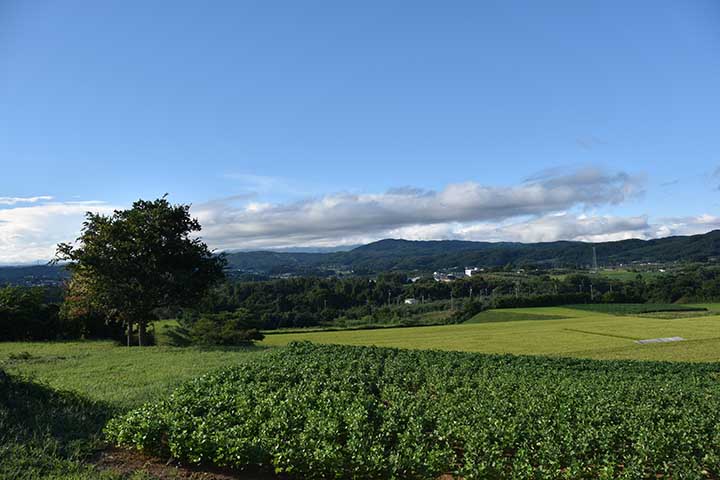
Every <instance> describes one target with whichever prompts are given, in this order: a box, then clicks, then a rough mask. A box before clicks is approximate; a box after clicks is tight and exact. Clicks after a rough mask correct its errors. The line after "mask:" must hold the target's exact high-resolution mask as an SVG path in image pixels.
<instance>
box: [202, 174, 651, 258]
mask: <svg viewBox="0 0 720 480" xmlns="http://www.w3.org/2000/svg"><path fill="white" fill-rule="evenodd" d="M641 183H642V182H641V181H640V180H639V179H637V178H635V177H632V176H630V175H628V174H626V173H623V172H619V173H607V172H604V171H601V170H598V169H593V168H585V169H579V170H575V171H571V172H569V173H567V172H566V173H563V174H558V172H552V174H543V175H540V176H537V177H535V178H533V179H531V180H528V181H526V182H525V183H522V184H519V185H515V186H506V187H494V186H484V185H481V184H478V183H475V182H465V183H457V184H450V185H447V186H446V187H445V188H444V189H442V190H440V191H427V190H419V189H415V188H409V187H405V188H400V189H393V190H389V191H387V192H385V193H365V194H352V193H335V194H330V195H326V196H322V197H319V198H314V199H309V200H305V201H302V202H295V203H285V204H267V203H259V202H253V203H247V204H243V205H240V206H237V205H235V204H233V202H213V203H209V204H204V205H199V206H197V207H195V208H194V209H193V212H194V213H195V214H196V215H197V216H198V218H199V219H200V222H201V223H202V225H203V227H204V231H203V237H204V238H205V239H206V240H207V241H208V242H209V243H211V244H213V245H215V246H216V247H217V248H220V249H230V248H262V247H280V246H283V247H284V246H291V245H328V244H350V243H358V239H375V238H382V237H385V236H390V235H393V234H395V233H398V234H401V235H402V234H407V236H408V237H410V238H413V237H419V236H421V235H423V236H427V237H428V238H437V237H438V236H457V232H455V231H454V228H455V227H453V226H452V224H458V225H465V224H470V223H478V222H484V223H487V222H495V223H498V222H505V221H507V220H508V219H513V218H520V217H524V216H525V217H526V216H531V217H535V218H538V217H543V216H545V215H548V214H551V213H555V212H559V211H564V210H569V209H581V210H582V209H585V210H587V209H591V208H594V207H598V206H603V205H615V204H619V203H622V202H623V201H625V200H627V199H629V198H631V197H633V196H635V195H637V194H639V193H640V192H641ZM448 224H451V225H448ZM463 228H464V227H463ZM399 236H400V235H399Z"/></svg>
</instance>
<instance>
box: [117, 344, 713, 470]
mask: <svg viewBox="0 0 720 480" xmlns="http://www.w3.org/2000/svg"><path fill="white" fill-rule="evenodd" d="M718 375H720V366H718V365H717V364H672V363H652V362H626V361H602V362H601V361H593V360H577V359H556V358H547V357H515V356H509V355H476V354H466V353H458V352H433V351H406V350H395V349H386V348H370V347H342V346H332V345H331V346H316V345H313V344H309V343H296V344H292V345H291V346H290V347H289V348H287V349H282V350H279V351H277V352H272V353H270V354H268V355H265V356H263V358H262V359H259V360H257V361H254V362H249V363H247V364H243V365H239V366H235V367H231V368H227V369H224V370H221V371H219V372H216V373H211V374H208V375H206V376H204V377H201V378H198V379H196V380H193V381H191V382H189V383H186V384H185V385H183V386H181V387H180V388H178V389H177V390H176V391H175V392H174V393H172V394H171V395H169V396H168V397H167V398H165V399H164V400H162V401H159V402H156V403H150V404H146V405H145V406H143V407H141V408H139V409H136V410H134V411H131V412H130V413H128V414H126V415H124V416H120V417H118V418H115V419H114V420H111V421H110V422H109V424H108V425H107V428H106V433H107V436H108V438H109V439H110V440H111V441H113V442H115V443H117V444H118V445H124V446H129V447H135V448H139V449H142V450H146V451H149V452H154V453H157V454H161V455H168V456H172V457H173V458H178V459H182V460H184V461H187V462H191V463H213V464H216V465H219V466H227V467H234V468H243V467H246V466H249V465H264V466H266V467H268V468H273V469H274V470H275V471H277V472H285V473H289V474H291V475H294V476H296V477H298V478H437V477H438V476H439V475H442V474H445V473H450V474H454V475H459V476H462V477H463V478H466V479H473V478H483V479H484V478H513V479H515V478H520V479H537V478H572V479H575V478H588V479H589V478H606V479H607V478H626V479H639V478H658V477H660V476H664V477H668V478H715V477H717V475H718V473H719V472H720V442H718V439H720V382H718V380H717V378H718Z"/></svg>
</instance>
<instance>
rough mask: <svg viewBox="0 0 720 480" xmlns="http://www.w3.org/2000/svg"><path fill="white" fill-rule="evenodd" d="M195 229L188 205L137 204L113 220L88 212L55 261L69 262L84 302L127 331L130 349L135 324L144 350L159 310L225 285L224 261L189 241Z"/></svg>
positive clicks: (164, 200) (194, 240) (189, 303)
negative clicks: (78, 231) (75, 236)
mask: <svg viewBox="0 0 720 480" xmlns="http://www.w3.org/2000/svg"><path fill="white" fill-rule="evenodd" d="M200 229H201V227H200V223H199V222H198V221H197V219H195V218H192V217H191V216H190V206H189V205H171V204H170V202H168V200H167V196H163V197H162V198H159V199H157V200H154V201H146V200H138V201H137V202H135V203H133V206H132V208H130V209H129V210H116V211H115V212H113V214H112V215H102V214H97V213H91V212H88V213H87V214H86V220H85V222H84V223H83V227H82V232H81V234H80V237H79V238H78V239H77V244H76V245H73V244H69V243H61V244H59V245H58V247H57V254H56V257H55V262H60V261H68V262H69V265H68V268H69V269H70V271H71V272H72V273H73V277H74V278H77V282H78V284H79V285H78V286H81V287H82V288H80V289H79V290H80V291H81V292H82V296H85V297H90V298H86V299H84V300H83V302H87V304H89V305H92V307H93V308H94V309H97V310H98V311H101V312H102V313H103V314H104V315H105V316H106V317H107V318H108V319H111V320H113V321H116V322H119V323H121V324H122V325H124V326H125V327H126V328H127V332H128V345H129V344H130V338H131V335H132V328H133V324H137V325H138V344H139V345H141V346H142V345H145V344H146V342H145V336H146V328H147V324H148V322H149V321H150V320H152V319H153V318H154V311H155V310H156V309H158V308H163V307H173V306H174V307H189V306H192V305H194V304H195V303H196V302H198V301H199V300H200V298H201V297H202V296H203V295H204V294H205V293H206V292H207V290H208V289H209V288H210V286H212V285H213V284H214V283H215V282H217V281H219V280H220V279H221V278H223V267H224V266H225V259H224V257H222V256H216V255H214V254H213V253H212V252H211V251H210V250H209V249H208V247H207V245H206V244H205V243H203V242H202V240H201V239H200V238H198V237H197V236H195V235H193V234H194V233H195V232H199V231H200Z"/></svg>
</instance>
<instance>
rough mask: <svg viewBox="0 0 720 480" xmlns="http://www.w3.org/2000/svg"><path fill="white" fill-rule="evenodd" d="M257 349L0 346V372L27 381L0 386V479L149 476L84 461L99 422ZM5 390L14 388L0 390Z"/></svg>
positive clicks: (76, 344)
mask: <svg viewBox="0 0 720 480" xmlns="http://www.w3.org/2000/svg"><path fill="white" fill-rule="evenodd" d="M261 352H262V349H260V348H255V349H216V350H199V349H191V348H187V349H179V348H167V347H148V348H143V349H140V348H130V349H128V348H125V347H118V346H115V345H114V344H113V343H111V342H57V343H42V342H33V343H0V369H4V370H5V371H7V372H9V373H11V374H16V375H21V376H23V377H25V378H27V379H30V380H31V381H23V380H21V379H20V378H18V379H16V380H12V383H7V382H5V383H1V382H0V478H14V479H28V480H29V479H33V480H35V479H39V478H43V479H64V480H68V479H74V480H96V479H103V480H119V479H123V480H124V479H125V478H130V479H132V480H136V479H137V480H139V479H146V478H151V477H149V476H147V475H145V474H144V473H143V472H142V471H140V472H136V473H134V474H131V475H130V476H129V477H125V476H121V475H116V474H112V473H109V472H98V471H97V470H95V469H93V468H92V467H90V466H89V465H87V464H86V463H84V461H83V459H85V458H87V456H88V455H89V454H92V452H93V451H95V450H96V449H97V448H98V447H101V446H102V441H101V434H100V432H101V430H102V428H103V426H104V424H105V421H106V420H107V418H109V417H111V416H112V415H114V414H115V413H117V412H119V411H125V410H127V409H130V408H133V407H137V406H139V405H140V404H142V403H144V402H146V401H152V400H157V399H159V398H161V397H163V396H164V395H166V394H167V393H169V392H170V391H172V390H173V388H174V387H175V386H177V385H178V384H180V383H183V382H185V381H186V380H189V379H191V378H194V377H196V376H198V375H201V374H203V373H206V372H208V371H210V370H214V369H216V368H218V367H224V366H228V365H232V364H236V363H239V362H242V361H243V360H246V359H249V358H255V357H257V356H258V355H260V354H261ZM0 380H2V379H0ZM8 385H14V387H13V388H14V391H12V392H8V391H7V389H8ZM3 389H4V390H3Z"/></svg>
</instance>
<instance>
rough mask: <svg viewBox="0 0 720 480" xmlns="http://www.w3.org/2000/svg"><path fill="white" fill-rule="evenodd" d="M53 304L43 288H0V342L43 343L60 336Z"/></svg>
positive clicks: (58, 323)
mask: <svg viewBox="0 0 720 480" xmlns="http://www.w3.org/2000/svg"><path fill="white" fill-rule="evenodd" d="M63 330H65V329H64V328H63V325H61V322H60V319H59V317H58V306H57V304H53V303H49V302H48V300H47V298H46V290H45V289H44V288H39V287H33V288H23V287H10V286H8V287H4V288H0V340H31V339H37V340H46V339H51V338H56V337H58V336H60V335H61V334H62V333H63Z"/></svg>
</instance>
